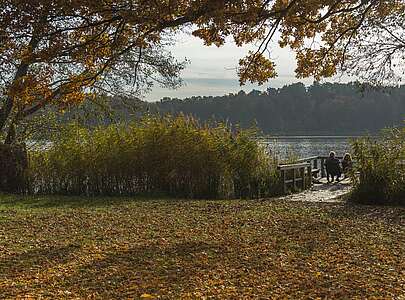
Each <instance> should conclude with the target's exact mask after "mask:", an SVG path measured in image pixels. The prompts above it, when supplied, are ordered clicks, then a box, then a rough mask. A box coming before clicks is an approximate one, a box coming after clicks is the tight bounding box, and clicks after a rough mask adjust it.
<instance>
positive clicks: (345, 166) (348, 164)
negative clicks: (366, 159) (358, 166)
mask: <svg viewBox="0 0 405 300" xmlns="http://www.w3.org/2000/svg"><path fill="white" fill-rule="evenodd" d="M352 168H353V162H352V157H351V155H350V154H349V153H346V154H345V156H343V160H342V171H343V174H345V177H344V178H347V177H348V174H349V172H350V171H351V170H352Z"/></svg>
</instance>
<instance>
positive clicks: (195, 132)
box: [30, 116, 280, 199]
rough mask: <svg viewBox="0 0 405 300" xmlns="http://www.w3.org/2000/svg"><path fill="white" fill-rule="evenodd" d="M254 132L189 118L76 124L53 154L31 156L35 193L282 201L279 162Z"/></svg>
mask: <svg viewBox="0 0 405 300" xmlns="http://www.w3.org/2000/svg"><path fill="white" fill-rule="evenodd" d="M253 134H254V132H253V131H252V130H238V131H237V132H236V133H235V132H233V133H232V132H231V130H230V128H229V127H227V126H225V125H224V124H220V123H216V124H201V123H199V122H198V121H196V120H195V119H193V118H191V117H185V116H177V117H170V116H164V117H160V116H147V117H144V118H142V119H141V120H140V121H137V122H134V123H130V124H125V125H124V124H120V125H110V126H107V127H98V128H95V129H88V128H84V127H82V126H80V125H78V124H76V123H75V124H70V125H69V126H66V127H65V128H64V129H63V130H61V131H60V132H59V133H58V134H57V135H55V136H54V137H53V138H52V141H51V142H52V143H51V146H50V147H49V148H48V149H46V150H42V151H33V152H31V153H30V187H31V192H33V193H39V194H66V195H94V196H95V195H135V194H155V193H163V194H167V195H171V196H177V197H187V198H210V199H212V198H258V197H265V196H272V195H276V194H278V193H279V192H280V189H279V184H278V183H279V182H278V181H279V178H278V175H277V171H276V165H277V163H276V160H275V159H273V158H271V157H270V156H269V155H267V153H266V151H265V149H263V147H262V146H260V144H258V143H257V142H256V141H255V140H254V139H252V135H253Z"/></svg>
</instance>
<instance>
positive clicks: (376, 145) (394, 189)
mask: <svg viewBox="0 0 405 300" xmlns="http://www.w3.org/2000/svg"><path fill="white" fill-rule="evenodd" d="M352 146H353V151H354V156H355V157H356V165H357V169H358V171H359V172H360V177H359V178H358V179H357V180H355V188H354V190H353V193H352V200H353V201H355V202H359V203H364V204H400V205H405V160H404V158H405V131H404V130H400V129H391V130H386V131H384V132H383V133H382V134H381V136H380V137H378V138H377V139H375V138H363V139H358V140H356V141H354V142H353V145H352Z"/></svg>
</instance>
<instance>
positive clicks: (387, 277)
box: [0, 196, 405, 299]
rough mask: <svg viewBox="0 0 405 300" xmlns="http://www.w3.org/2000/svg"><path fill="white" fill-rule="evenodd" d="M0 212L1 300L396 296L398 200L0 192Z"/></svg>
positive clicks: (400, 244)
mask: <svg viewBox="0 0 405 300" xmlns="http://www.w3.org/2000/svg"><path fill="white" fill-rule="evenodd" d="M0 209H1V214H2V215H1V216H3V217H4V218H1V225H2V226H0V237H1V239H0V249H2V250H3V249H4V250H5V251H0V288H1V293H2V294H1V296H2V297H3V298H5V299H15V298H18V297H20V298H23V296H25V295H32V296H35V297H34V298H35V299H37V298H52V299H60V298H69V299H70V298H74V299H87V298H90V299H92V298H96V299H161V298H163V299H202V298H204V297H205V298H207V299H286V298H289V299H317V298H321V299H325V298H328V299H372V298H376V299H392V298H400V297H401V296H402V295H403V285H404V283H405V278H404V272H403V270H404V267H405V265H404V261H403V259H402V258H403V257H404V255H405V253H404V251H405V247H404V246H405V245H404V240H403V238H402V236H401V234H402V232H403V216H404V209H403V208H400V207H394V208H393V207H389V208H387V207H385V208H384V207H372V206H351V205H343V204H333V205H330V204H319V203H318V204H308V203H299V202H294V203H293V202H282V201H278V200H274V199H273V200H271V201H263V200H260V201H255V200H249V201H241V200H233V201H201V200H199V201H174V200H173V199H167V200H157V199H130V198H97V197H93V198H83V197H82V198H72V197H43V196H42V197H41V196H36V197H24V196H18V197H17V196H2V197H1V198H0ZM163 240H164V243H162V241H163Z"/></svg>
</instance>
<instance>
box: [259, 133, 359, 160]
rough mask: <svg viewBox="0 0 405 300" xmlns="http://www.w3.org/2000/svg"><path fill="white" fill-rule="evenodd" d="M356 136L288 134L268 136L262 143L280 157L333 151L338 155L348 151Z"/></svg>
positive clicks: (323, 153) (306, 155)
mask: <svg viewBox="0 0 405 300" xmlns="http://www.w3.org/2000/svg"><path fill="white" fill-rule="evenodd" d="M355 138H356V137H350V136H288V137H285V136H284V137H283V136H280V137H270V138H265V139H263V140H262V141H263V143H264V144H265V145H266V146H267V147H268V148H269V150H270V151H271V153H273V154H275V155H277V156H278V157H280V158H288V157H296V156H298V157H299V158H304V157H309V156H317V155H322V156H327V155H328V154H329V152H330V151H335V152H336V154H337V155H338V156H343V155H344V154H345V153H346V152H350V141H351V140H353V139H355Z"/></svg>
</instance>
